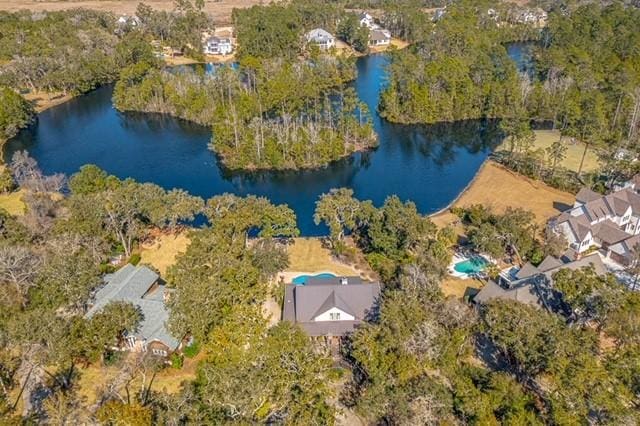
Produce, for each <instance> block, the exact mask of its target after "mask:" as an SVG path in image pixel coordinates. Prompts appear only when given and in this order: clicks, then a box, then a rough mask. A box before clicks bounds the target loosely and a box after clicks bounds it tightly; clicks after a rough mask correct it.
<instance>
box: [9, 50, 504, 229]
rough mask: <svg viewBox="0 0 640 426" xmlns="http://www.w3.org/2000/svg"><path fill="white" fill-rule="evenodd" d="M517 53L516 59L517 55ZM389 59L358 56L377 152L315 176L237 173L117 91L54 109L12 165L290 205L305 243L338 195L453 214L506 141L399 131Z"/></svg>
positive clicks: (185, 132) (22, 139)
mask: <svg viewBox="0 0 640 426" xmlns="http://www.w3.org/2000/svg"><path fill="white" fill-rule="evenodd" d="M510 53H511V52H510ZM386 63H387V58H386V56H384V55H372V56H368V57H363V58H359V59H358V62H357V68H358V78H357V80H356V81H355V82H354V83H353V84H354V87H355V88H356V91H357V93H358V95H359V97H360V99H361V100H362V101H364V102H365V103H366V104H367V105H368V107H369V109H370V111H371V114H372V119H373V124H374V127H375V130H376V132H377V133H378V135H379V138H380V146H379V147H378V148H377V149H376V150H375V151H371V152H364V153H356V154H354V155H352V156H350V157H348V158H346V159H343V160H340V161H337V162H334V163H332V164H330V165H329V166H328V167H326V168H323V169H318V170H306V171H296V172H293V171H287V172H241V173H239V172H234V173H230V172H228V171H227V170H225V169H223V168H222V167H221V166H220V164H219V163H218V161H217V159H216V156H215V155H214V153H213V152H211V151H210V150H209V149H208V148H207V143H208V142H209V140H210V137H211V134H210V129H209V128H205V127H201V126H197V125H193V124H191V123H187V122H184V121H181V120H178V119H174V118H171V117H167V116H162V115H156V114H131V113H127V114H122V113H119V112H118V111H116V110H115V109H114V108H113V106H112V103H111V92H112V90H113V87H112V86H106V87H102V88H100V89H98V90H96V91H94V92H91V93H89V94H87V95H85V96H81V97H78V98H76V99H73V100H71V101H69V102H67V103H65V104H62V105H59V106H57V107H54V108H52V109H49V110H47V111H45V112H43V113H41V114H40V115H39V118H38V121H37V123H36V124H34V125H33V126H31V127H30V128H29V129H26V130H24V131H22V132H21V133H20V134H19V135H18V136H16V137H15V138H13V139H12V140H10V141H9V142H8V143H7V144H6V145H5V147H4V155H5V157H4V158H5V159H7V160H9V159H10V158H11V156H12V155H13V153H14V152H16V151H18V150H27V151H28V152H29V153H30V154H31V155H32V156H33V157H34V158H35V159H36V160H37V161H38V163H39V164H40V167H41V168H42V170H43V171H44V172H45V173H47V174H49V173H65V174H67V175H71V174H73V173H75V172H76V171H78V169H79V168H80V167H81V166H82V165H84V164H96V165H97V166H99V167H100V168H102V169H104V170H106V171H107V172H108V173H110V174H114V175H116V176H118V177H120V178H127V177H131V178H133V179H135V180H137V181H140V182H153V183H156V184H158V185H160V186H162V187H164V188H167V189H170V188H183V189H185V190H187V191H188V192H190V193H191V194H194V195H198V196H201V197H203V198H205V199H206V198H209V197H211V196H213V195H216V194H222V193H225V192H229V193H235V194H238V195H247V194H253V195H258V196H265V197H267V198H269V199H270V200H271V201H272V202H273V203H276V204H281V203H284V204H288V205H289V207H291V208H292V209H293V210H294V211H295V213H296V215H297V217H298V226H299V228H300V231H301V234H302V235H303V236H317V235H325V234H326V233H327V230H326V229H325V228H324V227H322V226H316V225H315V224H314V223H313V212H314V209H315V202H316V200H317V199H318V197H319V196H320V194H322V193H325V192H327V191H329V190H330V189H331V188H338V187H349V188H352V189H353V191H354V194H355V196H356V197H357V198H359V199H362V200H366V199H370V200H372V201H373V202H374V204H376V205H381V204H382V203H383V202H384V200H385V198H386V197H388V196H390V195H393V194H396V195H398V197H400V199H402V200H403V201H406V200H411V201H413V202H415V203H416V205H417V207H418V209H419V211H420V212H421V213H424V214H429V213H433V212H435V211H438V210H440V209H442V208H444V207H446V206H447V205H448V204H449V203H450V202H451V201H453V200H454V199H455V198H456V197H457V196H458V195H459V194H460V192H461V191H463V190H464V188H465V187H466V186H467V185H468V184H469V182H470V181H471V180H472V178H473V177H474V175H475V174H476V172H477V171H478V169H479V168H480V166H481V165H482V163H483V162H484V161H485V160H486V158H487V157H488V155H489V154H490V153H491V151H492V150H493V148H494V147H495V146H496V145H497V143H498V142H499V139H500V135H499V132H498V131H497V126H496V124H495V123H492V122H481V121H468V122H457V123H448V124H437V125H430V126H420V125H395V124H391V123H388V122H386V121H385V120H383V119H381V118H380V117H379V116H378V114H377V113H376V108H377V103H378V96H379V93H380V90H381V88H383V87H384V84H385V65H386Z"/></svg>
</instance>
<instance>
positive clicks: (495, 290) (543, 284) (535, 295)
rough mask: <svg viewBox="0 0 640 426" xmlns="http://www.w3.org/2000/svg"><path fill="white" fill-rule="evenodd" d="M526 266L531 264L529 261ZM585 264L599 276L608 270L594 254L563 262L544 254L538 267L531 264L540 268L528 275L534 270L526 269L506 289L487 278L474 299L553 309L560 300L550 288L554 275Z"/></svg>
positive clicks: (483, 301)
mask: <svg viewBox="0 0 640 426" xmlns="http://www.w3.org/2000/svg"><path fill="white" fill-rule="evenodd" d="M527 265H531V264H530V263H528V264H527ZM527 265H525V266H524V267H523V268H522V269H521V271H522V270H524V269H525V267H526V266H527ZM553 265H556V266H553ZM588 266H591V267H593V268H594V271H595V272H596V274H598V275H604V274H605V273H606V272H607V270H606V268H605V266H604V263H603V262H602V259H601V258H600V256H599V255H598V254H597V253H594V254H592V255H589V256H585V257H583V258H582V259H580V260H576V261H574V262H569V263H562V262H561V261H560V260H559V259H556V258H554V257H551V256H547V258H546V259H545V260H543V261H542V263H541V264H540V265H538V268H535V267H533V265H532V267H533V268H534V269H536V270H538V271H539V272H538V273H536V274H532V275H528V274H529V272H531V271H533V269H528V271H529V272H526V273H525V274H523V275H527V276H525V277H523V278H522V279H520V280H519V281H516V282H514V283H512V284H511V286H510V287H509V288H504V287H502V286H500V285H499V284H498V283H496V282H494V281H489V282H488V283H487V284H486V285H485V286H484V287H483V288H482V290H480V292H479V293H478V294H476V295H475V297H474V298H473V300H474V302H476V303H487V302H488V301H490V300H494V299H504V300H516V301H518V302H522V303H527V304H531V305H545V306H547V307H550V309H552V310H553V309H556V307H558V303H559V301H558V297H557V294H558V292H557V291H555V290H553V288H552V287H553V274H555V273H556V272H558V271H560V270H562V269H570V270H576V269H581V268H584V267H588ZM549 267H550V268H549ZM547 268H549V269H547ZM543 269H544V270H543ZM542 277H544V278H545V279H543V280H541V279H540V278H542ZM550 285H551V286H550Z"/></svg>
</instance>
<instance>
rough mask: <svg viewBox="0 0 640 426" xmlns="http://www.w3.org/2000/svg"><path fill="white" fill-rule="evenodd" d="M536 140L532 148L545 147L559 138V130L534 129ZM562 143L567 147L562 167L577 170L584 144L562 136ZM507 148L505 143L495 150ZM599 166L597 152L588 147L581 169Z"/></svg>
mask: <svg viewBox="0 0 640 426" xmlns="http://www.w3.org/2000/svg"><path fill="white" fill-rule="evenodd" d="M535 134H536V140H535V142H534V144H533V148H532V150H534V151H535V150H537V149H546V148H548V147H549V146H551V144H553V143H554V142H557V141H559V140H560V132H559V131H557V130H536V131H535ZM562 140H563V143H564V144H565V146H566V147H567V158H565V159H564V160H563V161H562V163H561V164H560V165H561V166H562V167H564V168H566V169H569V170H572V171H574V172H577V171H578V169H579V168H580V160H581V159H582V153H583V152H584V144H583V143H582V142H577V141H576V142H575V143H571V142H570V140H571V139H570V138H563V139H562ZM503 149H504V150H506V149H508V147H507V145H506V143H503V144H502V145H500V146H499V147H498V148H497V150H503ZM599 167H600V160H599V159H598V156H597V154H596V153H595V152H594V151H593V150H590V149H587V155H586V156H585V158H584V165H583V167H582V170H583V171H585V172H590V171H594V170H597V169H598V168H599Z"/></svg>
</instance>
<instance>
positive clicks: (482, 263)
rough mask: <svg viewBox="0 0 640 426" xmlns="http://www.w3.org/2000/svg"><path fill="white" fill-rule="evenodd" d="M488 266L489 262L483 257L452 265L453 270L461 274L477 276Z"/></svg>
mask: <svg viewBox="0 0 640 426" xmlns="http://www.w3.org/2000/svg"><path fill="white" fill-rule="evenodd" d="M488 264H489V262H488V261H487V260H486V259H485V258H484V257H480V256H476V257H472V258H471V259H467V260H463V261H462V262H458V263H456V264H455V265H453V269H454V270H455V271H456V272H460V273H461V274H477V273H478V272H481V271H484V270H485V269H486V267H487V265H488Z"/></svg>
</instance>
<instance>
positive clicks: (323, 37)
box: [305, 28, 336, 50]
mask: <svg viewBox="0 0 640 426" xmlns="http://www.w3.org/2000/svg"><path fill="white" fill-rule="evenodd" d="M305 38H306V40H307V43H308V44H312V45H315V46H318V48H319V49H320V50H329V49H331V48H332V47H334V46H335V45H336V38H335V37H334V36H333V34H331V33H330V32H328V31H325V30H323V29H322V28H316V29H313V30H311V31H309V32H308V33H307V34H306V35H305Z"/></svg>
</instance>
